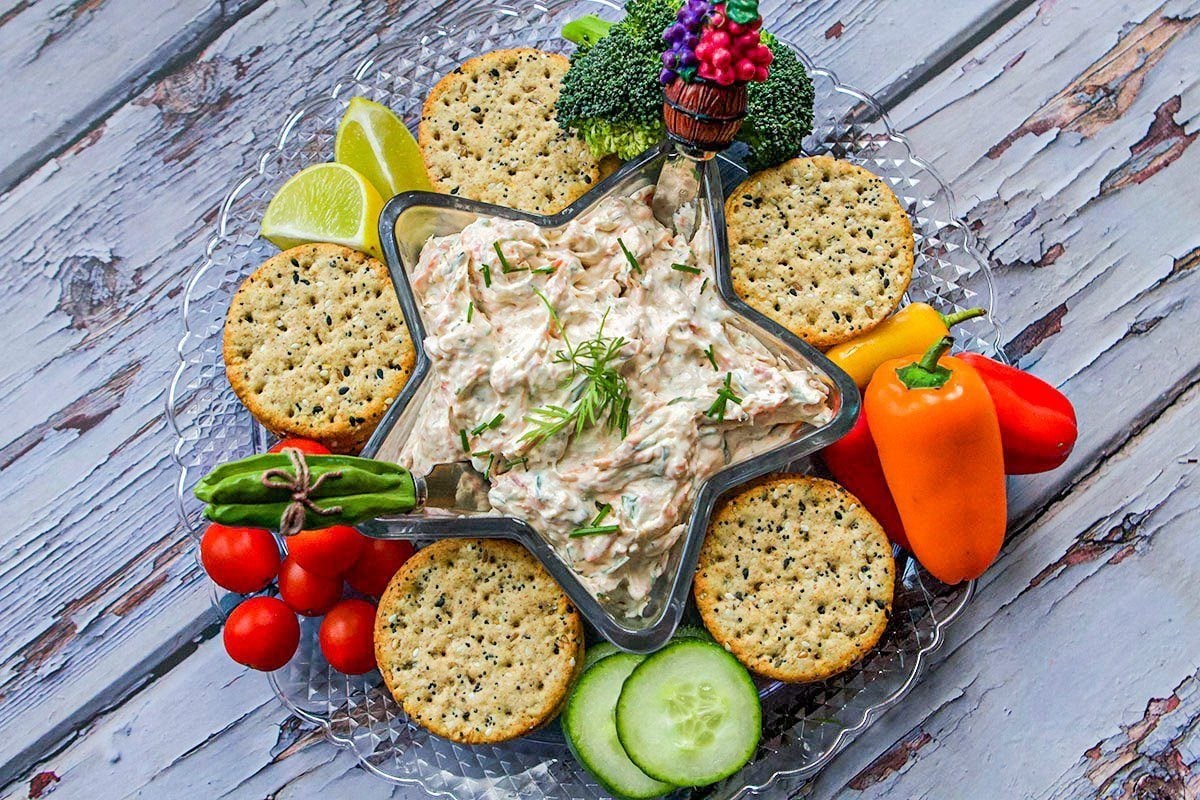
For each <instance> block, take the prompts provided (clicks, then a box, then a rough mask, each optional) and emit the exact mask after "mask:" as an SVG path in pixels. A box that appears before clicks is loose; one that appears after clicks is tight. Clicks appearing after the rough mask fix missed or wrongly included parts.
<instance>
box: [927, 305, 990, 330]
mask: <svg viewBox="0 0 1200 800" xmlns="http://www.w3.org/2000/svg"><path fill="white" fill-rule="evenodd" d="M986 313H987V309H986V308H968V309H966V310H965V311H955V312H954V313H953V314H939V315H938V316H940V317H941V318H942V324H943V325H945V326H946V327H947V328H953V327H954V326H955V325H957V324H958V323H960V322H966V321H967V320H969V319H975V318H976V317H982V316H983V315H984V314H986Z"/></svg>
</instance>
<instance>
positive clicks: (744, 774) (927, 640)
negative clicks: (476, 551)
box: [166, 0, 1001, 800]
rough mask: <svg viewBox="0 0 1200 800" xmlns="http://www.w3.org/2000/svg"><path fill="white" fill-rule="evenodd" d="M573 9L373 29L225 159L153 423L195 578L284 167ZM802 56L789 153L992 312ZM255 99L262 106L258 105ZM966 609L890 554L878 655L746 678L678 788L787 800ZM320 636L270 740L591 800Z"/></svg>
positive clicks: (975, 277)
mask: <svg viewBox="0 0 1200 800" xmlns="http://www.w3.org/2000/svg"><path fill="white" fill-rule="evenodd" d="M776 7H777V6H776ZM589 12H590V13H596V14H598V15H600V16H602V17H605V18H607V19H616V18H618V17H619V16H620V9H619V7H618V6H617V5H615V4H614V3H613V2H610V1H609V0H538V1H537V2H529V3H522V4H521V6H520V7H519V8H518V7H515V6H510V5H506V4H504V3H497V2H474V1H473V0H451V2H448V3H443V4H442V5H441V6H439V14H440V15H441V16H440V17H439V19H438V21H437V22H436V23H431V24H430V25H428V26H425V27H422V28H420V29H407V30H396V29H392V30H387V31H385V32H384V33H383V34H382V35H381V41H380V42H379V44H378V45H377V46H376V47H375V48H374V49H373V50H372V51H371V52H370V53H369V55H368V57H367V58H365V59H364V60H363V61H362V62H361V63H360V64H359V65H358V67H357V68H356V69H354V70H353V71H352V72H350V73H348V74H346V75H343V76H340V77H338V78H336V79H332V80H330V81H329V82H328V83H322V80H321V79H320V78H314V87H313V94H311V95H309V96H308V97H306V98H304V99H303V100H302V101H301V102H299V103H298V104H297V105H295V106H294V107H293V108H292V109H291V110H290V111H286V112H281V113H280V117H281V118H282V124H279V125H278V127H273V128H271V129H269V130H264V131H263V132H262V133H263V136H262V137H261V138H260V139H256V140H254V142H252V143H250V144H249V145H248V146H247V150H246V151H245V152H241V153H231V154H229V157H228V161H229V162H230V163H234V164H238V165H240V166H239V167H237V169H239V170H240V172H239V173H237V174H234V175H231V181H230V184H231V188H230V192H229V194H228V196H227V197H226V198H225V199H224V201H223V202H222V204H221V206H220V207H219V209H218V210H217V216H216V219H215V220H213V221H208V220H205V223H204V224H205V226H206V228H207V232H206V237H207V248H206V250H205V252H204V253H203V254H201V257H200V258H199V259H198V260H197V263H196V265H195V267H194V268H193V269H192V270H191V271H190V273H189V274H188V275H187V278H186V282H185V285H184V287H183V296H182V313H181V317H182V322H183V327H184V333H183V336H182V338H181V340H180V342H179V347H178V355H179V363H178V366H177V368H176V371H175V374H174V376H173V378H172V380H171V383H170V386H169V388H168V392H167V396H166V413H167V420H168V423H169V424H170V425H171V427H172V430H173V432H174V434H175V441H174V445H173V450H172V458H173V460H174V461H175V463H176V464H177V465H178V469H179V471H178V475H177V480H176V484H175V491H174V493H175V498H176V502H177V508H178V513H179V518H180V521H181V524H182V528H183V530H184V531H185V532H186V533H187V535H188V536H190V537H191V538H192V540H193V544H192V552H193V554H194V555H195V556H196V557H197V558H196V563H195V565H194V573H193V574H196V575H198V574H199V572H200V566H199V559H198V555H199V548H198V547H197V546H195V541H197V540H198V538H199V535H200V533H201V532H202V531H203V529H204V524H205V522H204V519H203V516H202V513H201V512H202V506H201V504H200V502H199V501H197V500H196V499H195V498H194V497H192V494H191V489H192V487H193V486H194V485H195V483H196V481H197V480H199V479H200V478H201V477H202V476H203V475H204V474H206V473H207V472H209V471H210V470H211V469H213V468H214V467H215V466H216V465H217V464H220V463H222V462H225V461H230V460H233V459H237V458H241V457H243V456H247V455H250V454H252V453H255V452H262V451H263V450H265V449H266V447H267V446H268V445H269V444H270V439H269V437H268V435H267V434H266V432H265V431H264V430H263V428H262V427H261V426H260V425H258V424H257V423H256V422H255V421H254V419H253V418H252V417H251V416H250V414H249V413H248V412H247V411H246V410H245V408H243V407H242V405H241V404H240V403H239V402H238V400H237V397H236V396H235V395H234V394H233V391H232V389H231V388H230V387H229V384H228V382H227V381H226V380H225V370H224V364H223V362H222V358H221V330H222V327H223V325H224V321H225V312H226V311H227V310H228V308H229V302H230V299H231V298H232V296H233V293H234V292H235V291H236V290H237V287H238V286H239V284H240V283H241V282H242V281H243V280H244V279H245V278H246V277H247V276H248V275H249V274H250V273H251V272H253V271H254V269H255V268H256V267H257V266H258V265H259V264H260V263H261V262H262V261H264V260H266V259H267V258H269V257H270V256H271V255H273V254H274V253H275V252H277V251H276V249H275V248H274V247H273V246H272V245H270V244H269V243H268V242H266V241H264V240H263V239H261V238H260V237H259V236H258V227H259V224H260V223H261V221H262V215H263V212H264V211H265V210H266V206H267V203H269V202H270V199H271V197H272V196H273V195H274V193H275V192H276V191H277V190H278V189H279V187H280V186H282V185H283V183H284V181H286V180H287V179H288V178H289V177H290V176H292V175H293V174H295V173H296V172H298V171H299V170H301V169H303V168H304V167H306V166H309V165H310V164H314V163H317V162H320V161H327V160H328V159H329V158H330V154H331V153H332V151H333V137H334V133H335V131H336V129H337V123H338V120H339V119H340V118H341V116H342V114H343V113H344V112H345V110H346V106H347V103H348V102H349V100H350V98H351V97H354V96H357V95H362V96H365V97H368V98H370V99H372V100H377V101H379V102H381V103H383V104H384V105H387V106H389V107H391V108H392V109H393V110H395V111H396V112H397V113H398V114H400V116H401V117H402V118H404V119H405V120H406V121H407V122H409V123H410V124H414V123H415V121H416V119H417V117H418V116H419V115H420V109H421V104H422V102H423V100H424V97H425V95H426V93H427V92H428V91H429V89H430V88H431V87H432V86H433V84H434V83H436V82H437V80H438V79H439V78H440V77H441V76H442V75H444V74H445V73H446V72H448V71H450V70H451V69H453V68H454V67H455V66H457V65H458V64H459V63H461V62H462V61H465V60H466V59H468V58H471V57H472V56H475V55H478V54H479V53H481V52H485V51H487V50H493V49H499V48H504V47H517V46H533V47H541V48H544V49H548V50H558V51H566V50H569V45H567V44H566V43H565V42H564V41H563V40H562V38H561V37H560V36H559V30H560V29H561V27H562V25H563V24H564V23H565V22H567V21H569V20H571V19H573V18H575V17H577V16H579V15H580V14H584V13H589ZM764 13H765V14H766V16H767V18H768V22H769V21H770V20H771V19H772V18H773V12H772V10H771V9H770V8H767V7H766V4H764ZM801 58H802V60H803V61H804V63H805V66H806V67H807V68H808V70H809V74H810V76H811V77H812V79H813V84H814V88H815V93H816V101H815V111H816V116H815V119H814V122H813V133H812V135H811V136H810V137H809V138H808V139H807V140H806V142H805V148H806V150H807V151H808V152H809V153H814V154H815V153H828V154H830V155H834V156H837V157H838V158H845V159H848V160H850V161H853V162H855V163H858V164H861V165H863V166H865V167H866V168H868V169H870V170H871V171H872V172H875V173H876V174H877V175H879V176H880V177H882V178H883V179H884V180H885V181H887V182H888V184H889V185H890V186H891V187H892V189H893V190H894V191H895V192H896V195H897V196H898V197H899V198H900V201H901V203H903V204H904V206H905V207H906V208H907V209H908V213H909V217H910V218H911V220H912V223H913V232H914V235H915V237H916V272H915V274H914V276H913V281H912V283H911V284H910V286H909V289H908V294H907V299H908V300H910V301H914V302H915V301H922V302H927V303H930V304H931V305H933V306H934V307H935V308H937V309H938V310H939V311H942V312H945V313H949V312H953V311H960V310H963V309H965V308H969V307H973V306H985V307H988V308H989V309H991V308H993V292H992V286H991V277H990V273H989V270H988V266H987V262H986V261H985V260H984V259H983V258H981V257H980V255H979V254H978V251H977V248H976V247H975V237H974V235H973V234H972V232H971V231H970V230H969V229H968V228H967V226H965V225H964V224H963V223H962V222H961V221H960V220H959V218H958V215H957V212H956V211H955V202H954V198H953V195H952V193H951V191H950V189H949V188H948V187H947V186H946V185H945V183H944V182H943V181H942V180H941V179H940V177H939V176H938V175H937V173H936V171H935V170H934V169H933V168H932V167H931V166H930V165H929V164H928V163H926V162H925V161H923V160H922V159H920V158H919V157H918V156H916V155H915V154H914V153H913V151H912V148H911V147H910V145H909V143H908V141H907V140H906V139H905V138H904V137H903V136H902V135H900V134H898V133H896V131H895V130H894V129H893V128H892V126H891V124H890V123H889V121H888V119H887V116H886V114H885V113H884V112H883V111H882V109H881V108H880V107H879V105H878V104H877V103H876V102H875V101H874V100H873V99H872V98H871V97H870V96H868V95H867V94H865V93H863V92H861V91H858V90H856V89H854V88H852V87H849V86H846V85H844V84H842V83H841V82H840V81H839V80H838V79H837V76H836V75H834V74H833V73H832V72H830V71H828V70H825V69H821V68H819V67H816V66H815V65H813V64H812V62H811V61H810V60H808V59H807V58H805V57H804V56H803V54H801ZM272 102H273V99H272V98H269V97H268V98H264V100H263V107H264V108H270V107H271V105H272ZM718 163H719V166H720V169H721V170H722V172H723V177H724V179H725V180H724V183H725V185H726V186H734V185H736V183H737V182H738V181H739V180H740V179H741V177H742V176H744V174H745V172H744V170H742V169H741V167H740V166H738V164H737V159H736V152H735V153H732V154H730V157H727V156H721V157H719V160H718ZM956 336H957V339H958V342H959V344H960V345H961V346H963V347H966V348H967V349H971V350H976V351H980V352H984V353H988V354H996V353H997V351H998V343H999V342H1000V341H1001V334H1000V331H999V329H998V328H997V327H996V326H995V324H994V323H993V322H992V321H991V317H988V318H984V319H979V320H972V321H970V322H968V323H966V324H964V325H960V326H958V327H957V328H956ZM788 468H789V469H799V470H801V471H804V470H807V469H809V468H810V466H809V464H808V462H807V459H800V460H799V461H798V462H795V463H792V464H789V465H788ZM209 590H210V592H211V595H212V600H213V604H214V606H216V608H217V610H218V611H219V612H220V613H222V614H224V613H227V612H228V611H229V610H230V609H231V608H233V606H235V605H236V604H237V603H239V602H240V601H241V600H242V597H241V596H239V595H233V594H229V593H226V592H224V591H223V590H221V589H219V588H217V587H216V586H214V585H212V584H209ZM970 597H971V585H969V584H968V585H960V586H956V587H947V586H943V585H942V584H939V583H938V582H937V581H934V580H933V579H931V578H930V577H929V576H928V575H926V574H925V573H924V572H923V571H922V570H921V569H920V568H919V567H918V565H917V564H916V563H915V562H914V561H913V560H912V559H909V558H906V557H903V556H901V557H900V559H899V560H898V562H897V582H896V592H895V595H894V597H893V606H892V609H893V613H892V619H891V621H890V624H889V626H888V629H887V632H886V633H885V634H884V637H883V639H882V640H881V641H880V643H879V644H878V646H876V648H875V649H874V650H872V651H871V652H870V653H868V654H867V655H866V656H865V657H864V658H863V660H862V661H860V662H859V663H857V664H855V665H854V666H852V667H851V668H850V669H848V670H846V671H845V672H843V673H841V674H839V675H837V676H835V677H833V678H830V679H829V680H826V681H822V682H819V683H814V684H803V685H786V684H779V683H774V682H764V683H762V684H761V686H760V695H761V697H762V705H763V738H762V741H761V743H760V745H759V749H758V752H757V753H756V754H755V756H754V759H753V760H752V761H751V762H750V763H749V764H747V765H746V767H744V768H743V769H742V770H741V771H740V772H738V773H737V774H736V775H734V776H732V777H731V778H729V779H727V780H726V781H723V782H722V783H721V784H719V785H717V786H714V787H709V788H707V789H703V790H698V791H697V792H695V794H696V795H697V796H701V797H705V798H709V797H711V798H720V799H721V800H727V799H728V798H742V797H748V796H750V795H759V794H762V796H766V793H767V792H769V793H770V796H776V794H778V795H779V796H782V795H784V794H787V793H790V792H792V791H794V790H796V789H797V787H798V786H799V785H800V784H801V783H802V782H803V781H805V780H807V779H809V778H811V777H812V776H814V775H815V774H817V772H819V771H820V769H821V768H822V767H823V766H824V765H825V764H827V763H828V762H829V761H830V760H831V759H832V758H833V757H834V756H835V755H837V754H838V753H839V752H840V751H841V750H842V749H843V748H844V747H845V746H846V745H847V744H848V743H849V742H851V741H852V740H853V739H854V738H855V736H857V735H858V734H859V733H861V732H862V731H863V730H865V729H866V728H867V727H868V726H869V725H870V724H871V722H872V721H874V720H875V719H876V718H877V717H878V716H879V715H880V714H882V713H883V712H884V710H885V709H887V708H889V707H891V706H893V705H895V704H896V703H897V702H898V701H899V700H900V699H901V698H903V697H904V696H905V694H907V692H908V691H909V690H910V689H911V688H912V686H913V685H914V684H915V683H916V682H917V679H918V678H919V676H920V674H921V671H922V667H923V666H924V664H925V663H927V661H928V660H929V657H930V655H931V654H932V653H933V652H934V651H935V650H936V649H937V648H938V646H939V645H940V644H941V642H942V639H943V636H944V633H945V630H946V626H947V625H948V624H949V623H950V622H951V621H952V620H953V619H955V618H956V617H957V616H958V614H959V613H960V612H961V611H962V610H963V608H965V607H966V605H967V604H968V602H969V600H970ZM319 625H320V619H319V618H318V619H313V618H304V619H302V620H301V630H302V636H301V641H300V647H299V650H298V652H297V653H296V656H295V657H294V658H293V659H292V661H291V662H290V663H289V664H288V665H287V666H286V667H284V668H283V669H281V670H278V671H277V672H274V673H272V674H271V675H270V677H269V680H270V683H271V686H272V688H273V689H274V691H275V692H276V694H277V695H278V697H279V699H280V700H281V701H282V702H283V703H284V705H285V706H286V707H287V708H288V709H289V711H290V712H291V714H292V715H293V716H291V717H289V718H288V720H287V721H285V722H284V724H283V726H282V728H281V730H282V736H283V737H284V738H283V740H282V741H283V744H284V745H291V744H294V743H296V742H300V741H304V738H305V736H306V735H307V731H308V730H310V729H311V727H315V728H316V729H318V730H322V731H323V732H324V733H325V735H326V737H327V738H328V739H329V740H330V741H331V742H333V743H335V744H337V745H339V746H341V747H345V748H348V749H350V750H351V751H352V752H353V753H354V754H355V755H356V756H357V758H358V759H359V761H360V762H361V764H362V766H363V767H364V768H365V769H366V770H368V771H369V772H371V773H372V774H374V775H377V776H378V777H380V778H383V779H386V780H389V781H392V782H394V783H397V784H406V785H411V786H415V787H420V788H421V789H422V790H423V791H424V792H425V793H426V794H428V795H430V796H436V797H444V798H451V799H452V800H483V799H484V798H488V800H491V799H492V798H501V799H503V800H510V799H515V798H521V800H524V799H525V798H561V797H571V798H579V799H580V800H592V798H597V799H598V798H604V797H608V795H607V794H606V793H605V792H604V791H603V789H602V788H601V787H600V786H599V785H598V784H596V782H595V781H594V780H593V779H592V778H591V776H589V775H588V774H587V772H586V771H585V770H584V769H583V768H582V767H580V766H579V764H578V763H577V762H576V761H575V760H574V758H572V757H571V755H570V752H569V751H568V749H567V747H566V744H565V743H564V741H563V739H562V737H561V734H559V733H558V731H557V730H556V728H555V727H554V726H551V727H549V728H547V729H545V730H542V731H538V732H536V733H535V734H532V735H530V736H527V737H525V738H523V739H520V740H517V741H514V742H509V743H506V744H503V745H488V746H476V747H471V746H466V745H459V744H455V743H453V742H449V741H446V740H444V739H440V738H438V737H437V736H434V735H432V734H430V733H429V732H427V731H425V730H424V729H422V728H420V727H418V726H417V725H415V724H414V723H412V722H411V721H409V720H408V719H407V718H406V717H405V716H404V713H403V711H402V710H401V709H400V707H399V705H397V704H396V703H395V701H394V700H392V698H391V696H390V694H388V692H387V690H386V688H384V687H383V685H382V680H381V678H380V676H379V673H378V672H374V671H373V672H370V673H367V674H365V675H350V676H348V675H343V674H342V673H340V672H338V671H337V670H334V669H333V668H332V667H330V666H329V664H328V663H327V662H326V661H325V659H324V658H323V656H322V655H321V651H320V648H319V647H318V644H317V629H318V627H319ZM310 726H311V727H310ZM768 786H769V787H770V789H769V790H768V789H767V788H766V787H768Z"/></svg>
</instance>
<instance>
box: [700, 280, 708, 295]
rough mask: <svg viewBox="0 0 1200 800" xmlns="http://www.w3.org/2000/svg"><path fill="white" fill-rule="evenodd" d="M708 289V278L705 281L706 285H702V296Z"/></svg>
mask: <svg viewBox="0 0 1200 800" xmlns="http://www.w3.org/2000/svg"><path fill="white" fill-rule="evenodd" d="M707 288H708V278H705V279H704V283H702V284H700V294H704V290H705V289H707Z"/></svg>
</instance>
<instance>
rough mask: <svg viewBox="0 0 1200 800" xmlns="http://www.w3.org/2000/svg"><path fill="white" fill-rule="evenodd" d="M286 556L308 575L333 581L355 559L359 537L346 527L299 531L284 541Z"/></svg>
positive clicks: (359, 541) (360, 539) (358, 548)
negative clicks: (292, 559)
mask: <svg viewBox="0 0 1200 800" xmlns="http://www.w3.org/2000/svg"><path fill="white" fill-rule="evenodd" d="M285 544H286V545H287V550H288V555H290V556H292V558H294V559H296V561H297V562H298V563H299V564H300V566H302V567H304V568H305V569H306V570H308V571H309V572H315V573H316V574H318V575H324V576H325V577H326V578H337V577H340V576H342V575H344V574H346V570H348V569H350V567H351V566H353V564H354V562H355V561H357V560H358V555H359V553H361V552H362V549H363V536H362V534H360V533H359V532H358V531H356V530H354V528H351V527H350V526H349V525H334V526H333V527H331V528H322V529H321V530H316V531H300V533H297V534H296V535H295V536H289V537H287V540H286V541H285Z"/></svg>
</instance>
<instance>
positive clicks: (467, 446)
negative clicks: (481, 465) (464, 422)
mask: <svg viewBox="0 0 1200 800" xmlns="http://www.w3.org/2000/svg"><path fill="white" fill-rule="evenodd" d="M458 439H459V441H461V442H462V446H463V451H465V452H467V453H469V452H471V443H470V442H468V441H467V429H466V428H460V429H459V431H458Z"/></svg>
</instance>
